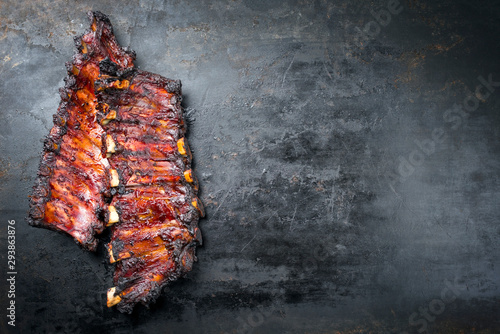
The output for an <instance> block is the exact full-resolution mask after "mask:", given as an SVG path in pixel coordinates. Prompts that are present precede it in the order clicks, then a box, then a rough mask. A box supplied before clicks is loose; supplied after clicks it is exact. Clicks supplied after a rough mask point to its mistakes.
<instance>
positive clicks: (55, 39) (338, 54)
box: [0, 0, 500, 333]
mask: <svg viewBox="0 0 500 334" xmlns="http://www.w3.org/2000/svg"><path fill="white" fill-rule="evenodd" d="M396 2H397V1H371V2H366V1H326V0H318V1H288V2H282V1H263V0H256V1H251V0H238V1H214V2H208V1H168V2H167V1H165V2H163V1H153V0H138V1H128V0H127V1H122V2H116V1H101V2H90V1H85V2H70V1H62V0H58V1H46V0H42V1H2V2H0V79H1V80H0V107H1V108H0V152H1V155H0V159H1V168H0V182H1V183H0V191H1V193H0V209H1V211H0V212H1V219H2V221H1V229H0V231H1V236H2V237H1V239H0V254H1V261H2V263H1V265H0V268H1V270H2V273H1V275H3V276H2V277H6V275H7V274H6V272H7V266H6V265H7V263H6V261H7V258H6V257H7V238H6V234H7V231H6V230H7V228H6V225H7V221H8V220H9V219H10V220H15V221H16V247H17V254H16V257H17V262H16V269H17V273H18V274H17V277H16V298H15V301H16V327H15V328H13V327H11V326H9V325H8V324H7V321H8V320H9V319H8V318H6V314H7V311H5V310H6V308H7V307H8V302H9V299H8V297H7V293H6V291H7V286H6V279H2V286H1V288H2V291H1V296H2V297H1V299H0V310H4V311H1V312H0V317H1V319H2V321H1V327H0V332H2V333H7V332H16V331H19V332H23V333H30V332H40V333H56V332H57V333H101V332H107V333H132V332H134V333H187V332H191V333H224V332H227V333H337V332H340V333H368V332H371V333H401V332H405V331H406V332H408V333H418V332H419V331H421V332H423V331H424V330H427V331H428V332H431V333H457V332H458V330H459V329H460V330H463V332H464V333H498V332H499V331H500V324H499V320H498V319H499V318H498V315H499V314H500V309H499V296H500V292H499V280H500V278H499V277H500V260H499V258H498V255H499V254H500V246H499V245H500V244H499V236H500V230H499V225H498V221H499V216H500V206H499V205H498V204H499V203H498V202H499V192H500V188H499V176H500V175H499V168H500V156H499V153H500V141H499V125H500V119H499V114H498V110H499V107H500V83H499V84H496V83H495V82H500V63H499V62H498V59H499V56H500V48H499V38H498V36H499V35H500V26H499V24H498V22H499V19H500V4H499V2H498V1H475V2H472V1H451V0H446V1H413V0H410V1H402V2H401V7H399V6H396V5H394V3H396ZM91 9H92V10H100V11H102V12H104V13H106V14H107V15H109V16H110V18H111V21H112V23H113V25H114V27H115V31H116V34H117V36H118V39H119V41H120V42H121V43H122V44H123V45H129V46H130V47H131V48H132V49H133V50H135V51H136V53H137V55H138V57H137V58H138V59H137V64H138V65H139V66H140V67H141V68H142V69H145V70H148V71H151V72H155V73H159V74H161V75H164V76H167V77H170V78H174V79H181V80H182V82H183V92H184V106H185V108H186V113H187V115H188V118H189V137H188V139H189V142H190V144H191V147H192V150H193V153H194V159H195V171H196V173H197V175H198V178H199V180H200V184H201V199H202V201H203V202H204V204H205V206H206V211H207V218H206V219H204V220H202V221H201V222H200V226H201V229H202V231H203V236H204V245H203V247H201V248H199V249H198V252H197V253H198V262H197V263H196V264H195V266H194V269H193V271H192V272H191V273H190V274H189V275H188V277H187V278H185V279H183V280H181V281H179V282H176V283H175V284H172V285H171V286H170V287H169V288H168V289H166V290H165V292H164V293H163V295H162V296H161V297H160V299H159V300H158V302H157V303H156V304H155V305H153V306H151V309H150V310H147V309H145V308H143V307H139V308H137V309H136V311H135V312H134V314H132V315H131V316H128V315H123V314H119V313H118V312H116V311H115V310H114V309H107V308H106V307H105V291H106V289H107V288H108V287H110V286H111V284H112V280H111V273H112V266H111V265H109V264H107V262H106V256H105V254H104V250H103V247H102V246H101V248H100V249H99V251H98V252H97V254H93V253H89V252H86V251H84V250H82V249H80V248H79V247H78V246H77V245H76V244H75V243H74V242H73V241H72V240H71V238H69V237H67V236H65V235H62V234H58V233H54V232H51V231H47V230H42V229H35V228H32V227H29V226H28V225H27V224H26V223H25V222H24V216H25V213H26V210H27V207H28V200H27V196H28V194H29V191H30V188H31V186H32V184H33V180H34V177H35V173H36V170H37V167H38V162H39V156H40V153H41V150H42V143H41V141H40V140H41V139H42V138H43V137H44V136H45V135H46V134H47V133H48V131H49V129H50V128H51V125H52V115H53V114H54V113H55V111H56V108H57V106H58V103H59V95H58V91H57V90H58V88H59V87H61V86H62V85H63V81H62V80H63V78H64V77H65V68H64V63H65V62H66V61H68V60H69V59H70V57H71V56H72V54H73V42H72V40H73V37H74V36H75V35H78V34H81V33H82V32H83V30H84V29H86V28H87V27H88V22H87V18H86V14H85V13H86V11H88V10H91ZM387 14H389V15H387ZM377 16H378V19H376V17H377ZM377 20H378V21H377ZM363 30H364V31H365V32H362V31H363ZM360 31H361V32H360ZM488 81H489V82H490V83H489V84H488ZM492 81H493V82H492ZM478 87H479V88H478ZM4 313H5V314H4Z"/></svg>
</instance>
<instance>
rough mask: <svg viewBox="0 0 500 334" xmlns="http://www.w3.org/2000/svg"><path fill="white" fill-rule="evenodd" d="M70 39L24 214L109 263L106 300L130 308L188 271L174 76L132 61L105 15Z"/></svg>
mask: <svg viewBox="0 0 500 334" xmlns="http://www.w3.org/2000/svg"><path fill="white" fill-rule="evenodd" d="M88 15H89V18H90V22H91V25H90V29H89V30H88V31H86V33H84V34H83V36H81V37H79V38H76V39H75V43H76V46H77V52H76V54H75V55H74V56H73V60H72V61H71V62H69V63H67V64H66V65H67V68H68V76H67V78H66V80H65V82H66V85H65V87H64V88H62V89H61V90H60V93H61V103H60V106H59V109H58V111H57V113H56V114H55V115H54V126H53V128H52V129H51V130H50V133H49V135H48V136H47V138H46V139H45V142H44V149H43V154H42V158H41V162H40V167H39V172H38V177H37V180H36V184H35V186H34V187H33V192H32V195H31V196H30V197H31V199H30V211H29V215H28V221H29V223H30V224H31V225H33V226H38V227H44V228H48V229H52V230H57V231H63V232H65V233H67V234H69V235H71V236H72V237H73V238H74V239H75V240H76V241H77V243H79V244H80V245H81V246H83V247H84V248H86V249H88V250H91V251H95V250H96V248H97V245H98V239H97V238H96V235H97V234H100V233H101V232H103V230H104V229H105V228H106V227H107V226H110V229H111V237H110V238H111V240H110V242H109V243H108V244H107V246H106V247H107V249H108V252H109V258H110V262H111V263H116V266H115V273H114V278H113V279H114V285H115V286H114V287H113V288H110V289H109V290H108V293H107V305H108V306H109V307H111V306H114V305H117V308H118V309H119V310H120V311H121V312H127V313H130V312H131V311H132V310H133V308H134V305H135V304H137V303H142V304H144V305H146V306H147V305H148V304H149V303H150V302H152V301H154V300H156V298H157V297H158V295H159V294H160V292H161V290H162V288H163V287H164V286H165V285H166V284H168V283H169V282H171V281H174V280H176V279H177V278H179V277H181V276H183V275H184V274H186V273H187V272H188V271H190V270H191V267H192V264H193V262H194V261H195V260H196V256H195V247H196V246H197V245H198V244H201V234H200V231H199V229H198V220H199V218H200V217H201V216H203V208H202V204H201V202H200V201H199V199H198V198H197V196H196V194H197V191H198V187H197V182H196V179H195V177H194V175H193V173H192V171H191V153H190V150H189V148H188V145H187V142H186V139H185V137H184V136H185V131H186V128H185V123H184V121H183V115H182V108H181V105H180V103H181V83H180V81H178V80H171V79H166V78H164V77H162V76H160V75H157V74H153V73H149V72H145V71H141V70H139V69H137V68H135V67H134V64H133V61H134V59H135V54H134V52H132V51H129V50H127V49H125V48H122V47H120V46H119V45H118V43H117V41H116V39H115V36H114V34H113V28H112V26H111V23H110V21H109V19H108V18H107V17H106V16H105V15H104V14H102V13H99V12H90V13H89V14H88Z"/></svg>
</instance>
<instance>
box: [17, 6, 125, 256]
mask: <svg viewBox="0 0 500 334" xmlns="http://www.w3.org/2000/svg"><path fill="white" fill-rule="evenodd" d="M87 15H88V17H89V20H90V22H91V25H90V27H89V28H88V29H87V30H85V32H84V33H83V34H82V35H80V36H77V37H75V38H74V42H75V48H76V52H75V53H74V55H73V57H72V60H71V61H69V62H67V63H66V64H65V65H66V69H67V77H66V78H65V79H64V81H65V86H64V87H63V88H61V89H60V90H59V92H60V96H61V102H60V104H59V107H58V110H57V112H56V114H55V115H54V116H53V123H54V126H53V128H52V129H51V130H50V132H49V134H48V135H47V136H46V137H45V139H44V141H43V142H44V144H43V151H42V156H41V158H40V162H39V168H38V172H37V177H36V180H35V184H34V186H33V189H32V192H31V194H30V195H29V205H30V208H29V210H28V215H27V216H26V221H27V222H28V223H29V224H30V225H31V226H34V227H42V228H47V229H50V230H54V231H58V232H64V233H65V234H67V232H66V231H63V230H61V229H60V228H59V227H58V225H56V224H54V223H47V222H46V221H45V220H44V216H45V210H46V205H47V203H48V202H49V201H50V199H51V190H50V184H49V183H50V179H51V176H52V175H53V169H54V167H55V166H54V165H55V163H56V155H57V154H58V152H59V150H60V145H61V142H62V140H63V137H64V135H65V134H66V132H67V125H66V123H67V121H68V116H69V114H68V111H67V110H68V106H69V105H70V104H71V103H72V102H71V101H70V97H69V96H68V94H72V93H73V92H75V91H76V90H77V89H78V87H77V82H76V76H75V74H74V73H72V71H73V69H74V67H75V66H76V65H78V64H80V65H81V64H82V62H84V61H89V60H91V57H92V56H94V55H93V54H90V53H89V54H84V53H83V52H82V51H83V49H84V45H83V44H82V43H83V42H82V41H83V38H84V36H87V35H89V34H92V33H93V32H94V31H96V36H95V37H96V38H95V40H98V42H100V45H97V47H98V49H99V48H100V50H94V52H96V53H102V54H104V53H111V54H112V53H113V52H115V53H116V56H117V58H121V59H122V60H124V61H125V63H127V64H126V65H128V62H130V63H132V62H133V60H134V59H135V52H133V51H131V50H128V49H126V48H121V47H120V46H119V45H118V43H117V41H116V38H115V36H114V33H113V27H112V25H111V22H110V20H109V19H108V18H107V17H106V15H104V14H102V13H101V12H98V11H95V12H92V11H89V12H88V13H87ZM92 28H94V29H95V30H94V29H92ZM103 38H104V39H105V40H106V41H105V42H109V45H106V44H105V42H104V41H103ZM113 47H114V49H113ZM106 48H108V49H107V50H106ZM127 57H129V58H130V59H129V60H127ZM132 65H133V64H132ZM116 67H117V68H118V65H117V66H116ZM107 191H109V189H108V190H107V189H104V190H103V196H107V195H109V194H108V193H107ZM102 210H103V208H100V207H99V208H97V211H98V212H95V215H96V217H99V216H100V215H101V214H102V213H101V212H102ZM95 232H97V233H99V232H101V231H95ZM74 240H75V242H76V243H78V244H79V245H81V246H82V247H83V248H85V249H88V250H91V251H95V250H96V247H97V240H95V237H94V235H88V236H87V238H86V240H85V241H83V242H79V241H78V240H77V239H76V238H75V239H74Z"/></svg>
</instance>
